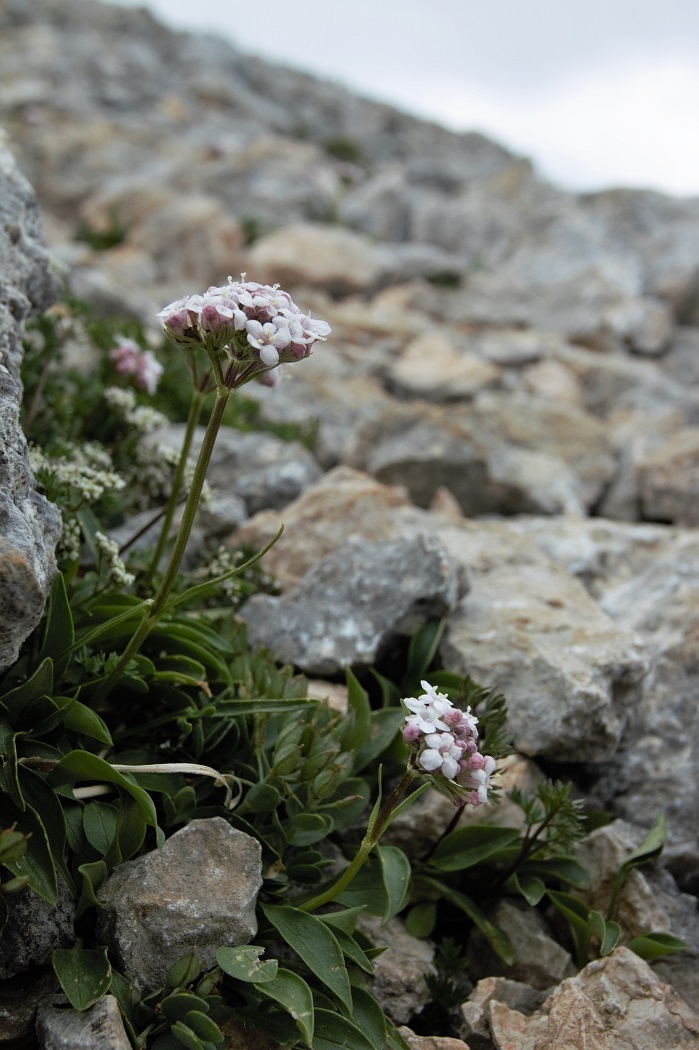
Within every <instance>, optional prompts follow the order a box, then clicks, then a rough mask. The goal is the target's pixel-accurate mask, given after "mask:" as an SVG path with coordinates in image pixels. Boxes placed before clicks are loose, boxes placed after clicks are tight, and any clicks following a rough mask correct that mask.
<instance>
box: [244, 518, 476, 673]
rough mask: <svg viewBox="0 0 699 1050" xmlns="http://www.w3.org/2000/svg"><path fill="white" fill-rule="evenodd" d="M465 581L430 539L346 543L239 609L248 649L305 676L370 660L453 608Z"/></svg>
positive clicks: (361, 664)
mask: <svg viewBox="0 0 699 1050" xmlns="http://www.w3.org/2000/svg"><path fill="white" fill-rule="evenodd" d="M463 587H464V577H463V574H462V573H461V572H459V570H458V568H457V567H456V566H455V565H454V563H453V562H452V561H451V560H450V559H449V558H448V557H447V555H446V552H445V550H444V548H443V547H442V545H441V544H440V543H439V542H438V541H436V540H435V539H434V538H433V537H430V536H421V537H418V538H417V539H415V540H397V541H386V542H384V543H366V542H364V541H361V540H357V539H354V540H350V541H349V542H347V543H345V544H344V545H343V546H341V547H339V548H338V549H336V550H335V551H333V552H332V553H331V554H329V555H327V557H325V558H323V560H322V561H319V562H318V563H317V564H316V565H315V566H314V567H313V568H312V569H311V570H310V571H309V572H308V573H307V574H306V575H305V576H304V577H303V579H302V580H301V582H300V583H299V584H298V585H297V586H296V587H295V588H294V589H293V590H291V591H289V592H288V593H287V594H285V595H283V596H282V597H281V598H275V597H271V596H269V595H264V594H256V595H254V596H253V597H252V598H251V599H250V600H249V601H248V602H246V604H245V605H244V606H243V608H242V610H241V616H242V617H243V619H244V620H245V621H246V623H247V625H248V637H249V640H250V643H251V644H252V645H253V646H261V645H264V646H267V647H268V648H269V649H271V650H272V652H273V653H274V654H275V656H276V657H277V658H278V659H279V660H283V661H286V662H289V663H293V664H295V665H296V666H297V667H300V668H302V670H304V671H306V672H308V673H310V674H320V675H324V674H335V673H337V672H338V671H341V670H342V668H343V667H345V666H354V667H362V666H367V665H370V664H372V663H374V662H375V661H376V660H377V658H378V657H379V655H380V654H381V653H382V652H384V651H385V649H386V647H387V646H388V645H389V643H390V642H391V641H392V640H394V639H396V638H397V637H400V636H409V635H411V634H413V633H414V632H415V631H416V630H417V629H418V627H420V626H422V625H423V624H424V623H425V622H427V621H428V620H435V619H439V618H440V617H441V616H444V615H445V613H447V612H448V610H449V609H452V608H453V607H454V606H455V605H456V603H457V601H458V599H459V595H460V593H462V591H463Z"/></svg>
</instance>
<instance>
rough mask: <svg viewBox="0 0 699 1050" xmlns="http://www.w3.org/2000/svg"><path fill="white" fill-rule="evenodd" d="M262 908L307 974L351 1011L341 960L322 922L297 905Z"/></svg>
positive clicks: (337, 947) (328, 931) (343, 963)
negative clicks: (293, 906) (304, 965)
mask: <svg viewBox="0 0 699 1050" xmlns="http://www.w3.org/2000/svg"><path fill="white" fill-rule="evenodd" d="M262 910H263V912H264V914H265V916H266V918H267V919H268V921H269V922H270V923H271V924H272V926H274V928H275V930H276V931H277V932H278V933H279V934H280V935H281V936H282V937H283V939H284V940H285V941H286V943H287V944H288V945H289V946H290V947H291V948H293V949H294V951H295V952H296V953H297V955H298V956H299V957H300V958H301V959H303V961H304V962H305V964H306V966H307V967H308V968H309V970H310V971H311V973H314V974H315V975H316V977H317V978H318V980H319V981H321V982H322V983H323V984H324V985H326V987H327V988H329V989H330V991H331V992H333V993H334V995H336V996H337V998H338V999H339V1000H340V1001H341V1002H342V1003H344V1004H345V1006H346V1007H347V1008H348V1009H349V1010H351V1009H352V990H351V988H350V982H349V976H348V974H347V967H346V965H345V959H344V956H343V954H342V949H341V948H340V945H339V944H338V943H337V938H336V937H335V936H334V935H333V933H332V932H331V931H330V930H329V929H328V927H327V926H326V925H325V923H324V922H322V920H321V919H319V918H317V916H315V915H310V914H308V913H307V912H304V911H300V910H299V909H298V908H291V907H288V906H282V905H272V904H268V905H263V907H262Z"/></svg>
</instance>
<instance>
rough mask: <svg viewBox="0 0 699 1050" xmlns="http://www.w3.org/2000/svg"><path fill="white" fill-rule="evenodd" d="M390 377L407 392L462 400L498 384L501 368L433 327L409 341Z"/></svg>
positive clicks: (436, 398) (392, 383) (418, 395)
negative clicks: (465, 349) (465, 348)
mask: <svg viewBox="0 0 699 1050" xmlns="http://www.w3.org/2000/svg"><path fill="white" fill-rule="evenodd" d="M388 379H389V382H390V383H391V385H392V386H394V387H395V388H397V389H398V390H399V391H400V392H401V393H404V394H409V395H412V396H416V397H425V398H428V399H429V400H431V401H458V400H465V399H468V398H471V397H473V396H474V395H475V394H476V393H477V392H478V391H479V390H483V389H484V388H486V387H492V386H495V385H496V384H497V383H498V382H499V381H500V379H501V370H500V369H499V368H498V367H497V366H495V365H493V364H490V363H489V362H488V361H483V360H481V358H479V357H477V356H476V355H475V354H472V353H469V352H468V351H464V350H461V349H459V348H458V347H457V346H456V345H455V343H454V341H453V340H452V339H451V338H450V336H449V333H448V332H447V331H444V330H440V329H433V330H431V331H429V332H426V333H425V334H424V335H422V336H418V338H417V339H414V340H413V341H412V342H411V343H409V344H408V346H407V347H406V348H405V350H404V351H403V352H402V353H401V355H400V357H399V358H398V359H397V360H396V361H395V363H394V364H393V365H392V366H391V368H390V369H389V372H388Z"/></svg>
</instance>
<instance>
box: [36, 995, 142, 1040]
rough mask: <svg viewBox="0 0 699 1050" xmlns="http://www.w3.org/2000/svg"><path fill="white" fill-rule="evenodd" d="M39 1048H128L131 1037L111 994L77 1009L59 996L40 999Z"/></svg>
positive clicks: (37, 1031)
mask: <svg viewBox="0 0 699 1050" xmlns="http://www.w3.org/2000/svg"><path fill="white" fill-rule="evenodd" d="M36 1035H37V1038H38V1040H39V1047H40V1050H130V1047H131V1041H130V1039H129V1038H128V1036H127V1034H126V1029H125V1028H124V1022H123V1021H122V1019H121V1013H120V1011H119V1004H118V1002H117V1000H116V999H115V998H114V996H113V995H105V996H103V997H102V998H101V999H98V1000H97V1002H96V1003H95V1004H94V1006H91V1007H89V1009H87V1010H83V1011H82V1012H78V1011H77V1010H73V1009H72V1008H70V1007H69V1006H68V1002H67V1000H66V999H64V998H63V996H57V997H55V998H54V999H53V1000H52V1001H51V1002H47V1003H43V1004H42V1005H41V1006H40V1007H39V1010H38V1013H37V1019H36Z"/></svg>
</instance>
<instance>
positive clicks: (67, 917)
mask: <svg viewBox="0 0 699 1050" xmlns="http://www.w3.org/2000/svg"><path fill="white" fill-rule="evenodd" d="M6 900H7V904H8V908H9V913H10V914H9V918H8V920H7V925H6V926H5V928H4V930H3V931H2V937H1V938H0V980H5V979H6V978H8V977H13V976H14V975H15V974H19V973H23V972H24V971H26V970H29V969H30V968H31V967H33V966H46V965H48V964H50V962H51V954H52V952H53V950H54V948H68V947H71V946H72V944H73V941H74V940H75V930H74V925H75V901H74V899H73V895H72V893H71V891H70V890H69V889H68V887H67V886H66V884H65V883H64V882H63V880H62V879H59V880H58V902H57V903H56V904H48V903H47V902H46V901H45V900H43V898H42V897H39V896H38V895H37V894H36V893H34V892H33V891H32V890H29V889H24V890H20V892H19V893H13V894H10V895H8V897H7V898H6Z"/></svg>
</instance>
